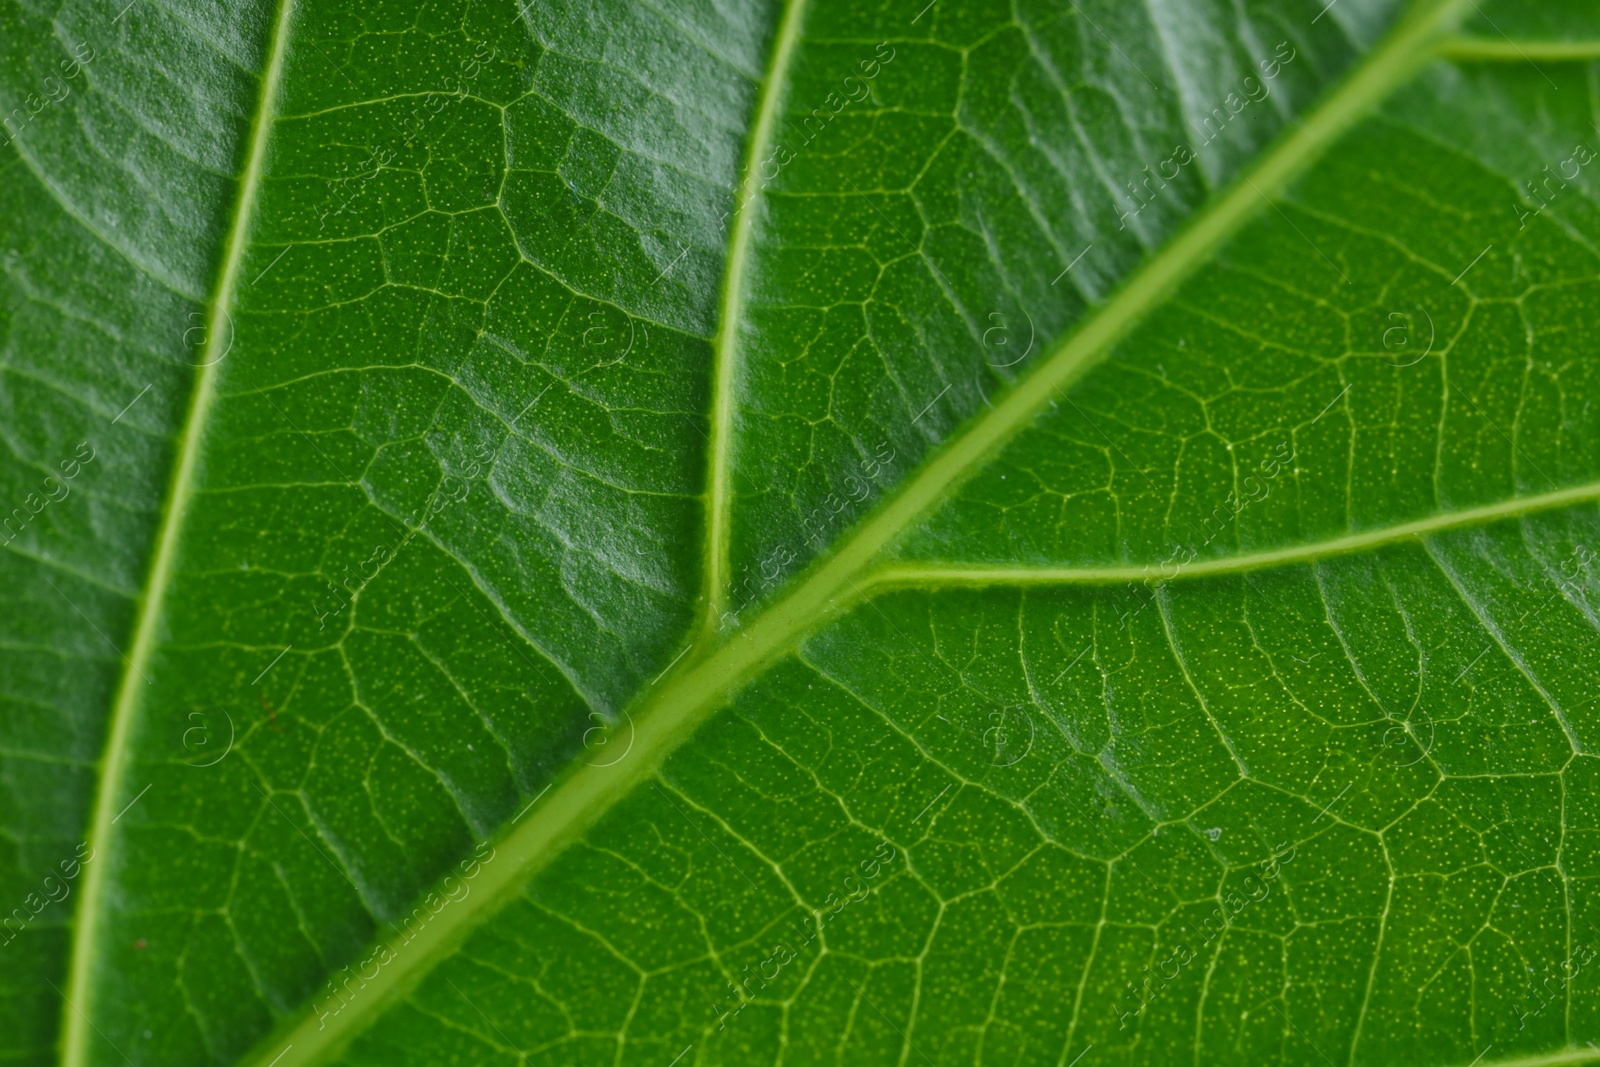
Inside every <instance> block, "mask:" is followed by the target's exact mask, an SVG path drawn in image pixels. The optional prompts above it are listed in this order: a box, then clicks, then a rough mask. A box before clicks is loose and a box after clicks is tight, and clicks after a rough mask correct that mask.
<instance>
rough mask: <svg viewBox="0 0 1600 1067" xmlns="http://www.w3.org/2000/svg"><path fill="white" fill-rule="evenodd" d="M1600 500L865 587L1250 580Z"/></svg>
mask: <svg viewBox="0 0 1600 1067" xmlns="http://www.w3.org/2000/svg"><path fill="white" fill-rule="evenodd" d="M1595 501H1600V482H1595V483H1591V484H1589V485H1580V486H1574V487H1573V488H1570V489H1562V490H1559V491H1557V492H1553V493H1541V494H1539V495H1537V496H1525V497H1518V498H1516V499H1514V500H1506V501H1502V502H1501V503H1498V504H1488V505H1485V506H1483V507H1480V508H1469V509H1467V510H1464V511H1452V512H1445V513H1443V514H1439V515H1432V516H1429V517H1428V518H1426V519H1417V520H1416V521H1414V522H1406V523H1399V524H1397V525H1394V526H1385V527H1383V528H1381V529H1376V530H1364V531H1362V532H1361V533H1356V534H1348V535H1346V536H1344V537H1335V538H1330V539H1329V540H1326V541H1314V542H1311V543H1309V544H1304V545H1293V546H1291V547H1288V548H1277V549H1272V550H1270V551H1267V552H1247V553H1243V554H1241V555H1237V556H1227V557H1224V558H1220V559H1208V560H1205V561H1203V562H1200V563H1190V564H1187V565H1185V566H1182V567H1180V568H1179V569H1178V570H1177V572H1176V573H1175V574H1171V575H1166V574H1162V573H1161V565H1160V564H1154V565H1152V564H1145V565H1142V566H1114V567H1029V566H1020V567H1019V566H1012V567H1007V566H1000V565H995V566H986V565H981V564H980V565H977V566H962V565H960V564H944V563H929V564H916V563H892V564H888V565H886V566H883V567H880V568H878V569H877V570H875V571H874V572H873V573H872V574H871V576H870V577H869V578H868V579H867V580H866V581H865V582H864V583H863V584H864V585H865V587H866V588H867V589H868V590H876V589H888V588H897V587H907V586H912V587H918V588H927V587H934V588H943V587H952V588H973V587H983V586H992V585H1017V586H1032V585H1120V584H1123V583H1125V582H1141V581H1151V582H1161V583H1168V582H1178V581H1185V580H1189V579H1194V578H1206V577H1213V576H1216V575H1226V574H1248V573H1250V572H1252V571H1258V570H1265V569H1267V568H1270V567H1283V566H1287V565H1290V564H1294V563H1314V562H1316V561H1318V560H1323V559H1331V558H1333V557H1335V556H1345V555H1349V554H1351V553H1353V552H1367V551H1371V550H1372V549H1375V548H1382V547H1383V546H1384V545H1391V544H1397V543H1399V542H1402V541H1416V540H1421V539H1423V538H1426V537H1431V536H1434V535H1436V534H1442V533H1448V532H1450V531H1451V530H1460V529H1466V528H1469V527H1474V526H1483V525H1487V524H1488V523H1491V522H1498V521H1500V520H1502V519H1512V518H1517V517H1519V516H1522V515H1531V514H1533V513H1535V512H1539V511H1548V510H1550V509H1552V508H1561V507H1570V506H1572V505H1574V504H1586V503H1593V502H1595Z"/></svg>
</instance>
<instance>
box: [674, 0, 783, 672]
mask: <svg viewBox="0 0 1600 1067" xmlns="http://www.w3.org/2000/svg"><path fill="white" fill-rule="evenodd" d="M808 3H809V0H786V3H785V5H784V12H783V18H782V20H781V21H780V22H779V24H778V33H777V36H776V38H775V39H774V41H773V46H772V55H771V58H770V60H769V61H768V63H767V73H766V77H765V78H764V79H763V81H762V84H761V88H760V90H759V92H758V94H757V103H756V121H755V126H754V127H753V128H752V129H751V131H750V140H749V143H748V144H746V146H745V159H744V174H743V176H742V177H741V178H740V181H739V190H738V193H737V196H738V200H737V202H736V203H735V205H734V213H733V228H732V233H731V235H730V237H729V241H728V260H727V269H726V272H725V273H724V274H723V278H722V301H721V305H720V307H719V308H718V325H717V336H716V340H715V343H714V345H713V348H712V368H713V376H712V384H711V448H710V454H709V464H708V466H709V470H708V472H707V478H706V482H707V484H706V497H707V501H706V518H707V521H706V560H705V591H704V594H703V595H704V598H705V617H704V620H703V624H702V626H701V631H700V635H701V638H702V639H703V640H710V639H711V637H712V635H713V634H715V632H716V630H717V627H718V623H719V620H720V619H721V617H722V613H723V611H724V609H725V608H726V605H727V599H728V577H729V576H728V572H729V562H728V561H729V548H728V536H729V529H730V527H731V523H732V514H733V496H732V490H731V488H730V478H731V476H732V473H733V472H732V470H731V465H732V458H731V448H732V439H733V412H734V400H735V395H734V392H735V389H736V388H737V383H738V370H739V364H738V355H739V324H740V322H741V321H742V320H743V318H744V299H745V267H746V265H747V262H748V260H749V256H750V235H751V232H752V231H753V230H754V227H755V218H756V213H757V212H758V211H759V210H760V206H761V204H762V202H763V200H764V197H763V195H762V186H763V182H762V178H761V166H762V160H763V157H765V156H766V154H767V152H768V151H769V150H770V149H771V148H772V141H773V133H774V131H775V130H776V129H777V126H778V111H779V109H780V108H781V107H782V106H783V100H784V90H785V88H786V87H787V86H788V81H789V65H790V63H791V62H792V61H793V59H794V50H795V44H796V42H797V41H798V40H799V39H800V27H801V24H802V23H803V21H804V19H805V10H806V5H807V4H808Z"/></svg>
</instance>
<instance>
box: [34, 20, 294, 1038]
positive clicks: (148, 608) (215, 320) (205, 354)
mask: <svg viewBox="0 0 1600 1067" xmlns="http://www.w3.org/2000/svg"><path fill="white" fill-rule="evenodd" d="M294 9H295V0H278V10H277V15H276V18H275V19H274V21H273V27H272V41H271V46H270V51H269V53H268V58H267V66H266V70H265V71H264V72H263V74H262V78H261V87H260V92H259V96H258V97H257V104H256V113H255V117H254V120H253V121H252V123H251V128H250V135H249V142H248V150H247V155H246V162H245V170H244V175H243V176H242V177H241V179H240V182H239V197H238V200H237V201H236V202H235V204H234V212H233V219H232V222H231V224H230V226H229V228H228V236H227V238H226V243H225V244H224V246H223V250H222V263H221V267H220V269H219V272H218V276H217V285H216V290H215V295H214V296H213V298H212V301H211V307H210V308H209V310H208V313H207V317H206V337H205V344H204V346H203V348H202V351H201V362H200V364H199V368H198V370H197V372H196V374H195V379H194V386H193V389H192V391H191V393H190V396H189V408H188V411H187V413H186V415H185V418H184V425H183V430H182V433H181V436H180V437H179V440H178V455H177V460H176V463H175V465H174V467H173V474H172V480H171V482H170V483H169V484H168V486H167V498H166V501H165V503H164V507H163V508H162V518H161V526H160V530H159V531H158V533H157V535H156V545H155V553H154V556H153V557H152V559H151V564H150V572H149V575H148V577H147V578H146V580H145V587H144V592H143V595H142V596H141V598H140V603H139V611H138V615H137V617H136V618H135V620H134V629H133V642H132V645H131V646H130V648H129V650H128V662H127V666H126V667H125V669H124V670H123V672H122V677H121V679H120V680H119V682H118V686H117V696H116V701H115V703H114V704H113V705H112V710H111V722H110V726H109V729H108V731H107V737H106V747H105V751H104V753H103V754H102V755H101V760H100V782H99V788H98V792H97V795H96V797H95V806H94V811H93V813H92V815H91V816H90V824H89V845H90V847H91V848H92V849H93V851H92V853H91V855H93V856H95V857H97V858H98V860H99V862H97V863H91V864H88V865H87V872H86V874H85V876H84V882H83V892H82V894H81V895H80V896H79V898H78V907H77V912H76V920H75V922H74V924H73V944H72V957H71V959H70V961H69V962H68V972H67V991H66V993H65V994H64V995H63V998H62V999H63V1000H64V1001H65V1004H64V1005H63V1007H62V1045H61V1063H62V1067H85V1065H86V1064H88V1063H90V1062H91V1061H92V1059H93V1057H92V1056H91V1054H90V1052H91V1041H92V1040H93V1037H94V1036H95V1034H96V1033H97V1031H95V1030H94V1026H93V1023H92V1022H91V1021H90V1020H91V1018H92V1017H93V1015H94V973H95V964H96V955H97V945H96V940H97V938H98V936H99V932H100V922H101V919H102V908H103V905H104V899H105V894H106V875H107V871H108V869H109V868H110V866H111V863H110V859H109V855H108V851H109V849H110V847H111V838H112V834H113V833H114V830H113V823H114V822H115V821H116V819H117V818H118V817H119V815H118V809H119V808H120V807H121V805H122V804H123V803H124V802H125V799H126V798H125V797H124V793H125V792H126V777H127V769H128V762H129V758H130V757H129V752H128V747H129V741H130V738H131V737H132V735H133V723H134V718H135V716H136V715H137V714H138V711H139V706H140V702H141V696H142V694H141V688H140V687H141V683H142V679H143V668H144V666H145V665H146V664H147V663H148V662H149V660H150V654H151V651H152V650H153V649H154V647H155V641H156V632H157V629H158V624H159V622H160V618H161V610H162V602H163V599H164V597H165V594H166V588H167V584H168V581H169V579H170V577H171V573H172V567H173V562H174V559H175V557H176V556H177V546H178V541H179V538H180V536H181V533H182V529H183V518H184V513H185V512H186V511H187V509H188V505H189V501H190V498H191V497H192V495H193V489H194V486H193V482H194V474H195V467H196V464H197V462H198V459H199V455H200V442H201V438H202V436H203V433H204V429H205V424H206V418H207V416H208V414H209V413H210V410H211V402H212V399H213V396H214V391H215V382H216V374H217V365H218V363H219V362H220V361H221V360H222V358H223V356H225V355H227V351H228V349H227V346H230V345H231V344H232V342H233V326H232V319H231V317H230V311H231V309H232V306H233V301H234V295H235V293H236V291H237V285H238V278H239V268H240V264H241V262H242V261H243V259H244V252H245V248H246V247H247V245H248V243H249V235H250V226H251V223H252V221H253V219H254V216H255V208H256V195H257V192H258V190H259V187H260V183H261V174H262V171H263V169H264V167H265V162H266V149H267V140H268V138H269V136H270V134H271V128H272V123H273V116H274V112H275V108H276V102H277V96H278V84H279V79H280V77H281V76H282V73H283V61H284V56H285V53H286V51H287V44H288V37H289V22H290V20H291V19H292V18H293V16H294Z"/></svg>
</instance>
